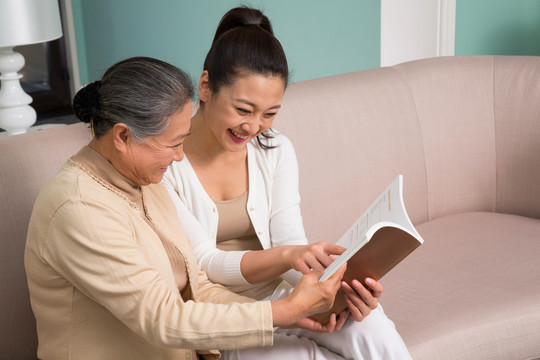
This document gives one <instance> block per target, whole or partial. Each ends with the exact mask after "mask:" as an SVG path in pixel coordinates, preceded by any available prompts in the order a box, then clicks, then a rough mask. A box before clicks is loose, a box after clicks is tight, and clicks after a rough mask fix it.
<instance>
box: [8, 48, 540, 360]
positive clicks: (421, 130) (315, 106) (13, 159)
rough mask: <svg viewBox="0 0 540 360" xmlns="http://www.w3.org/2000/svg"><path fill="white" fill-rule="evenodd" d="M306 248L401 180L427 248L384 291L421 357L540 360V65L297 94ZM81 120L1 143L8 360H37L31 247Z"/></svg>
mask: <svg viewBox="0 0 540 360" xmlns="http://www.w3.org/2000/svg"><path fill="white" fill-rule="evenodd" d="M274 128H275V129H277V130H279V131H280V132H283V133H285V134H286V135H287V136H288V137H289V138H290V139H291V140H292V142H293V144H294V145H295V149H296V152H297V157H298V161H299V168H300V191H301V197H302V203H301V204H302V215H303V218H304V224H305V228H306V232H307V235H308V238H309V240H310V242H316V241H328V242H335V241H336V240H337V239H338V238H339V237H340V236H341V235H342V234H343V233H344V232H345V230H346V229H347V228H348V227H349V226H350V225H351V224H352V222H354V220H355V219H356V218H357V217H358V216H359V215H360V214H361V213H362V212H363V211H364V209H365V208H366V207H367V206H368V205H369V204H370V203H371V202H372V201H373V200H374V199H375V197H376V196H377V195H378V194H379V193H380V192H381V191H382V190H383V189H384V188H385V187H386V186H387V185H388V184H389V183H390V182H391V181H392V180H393V179H394V178H395V177H396V175H397V174H403V176H404V201H405V205H406V208H407V211H408V214H409V216H410V218H411V220H412V222H413V223H414V224H415V226H416V228H417V230H418V231H419V233H420V234H421V235H422V237H423V239H424V244H423V245H421V246H420V247H419V248H418V249H416V250H415V251H414V252H413V253H412V254H411V255H409V256H408V257H407V258H406V259H405V260H403V261H402V262H401V263H400V264H399V265H397V266H396V267H395V268H394V269H393V270H392V271H390V272H389V273H388V274H387V275H386V276H385V277H384V278H383V279H382V280H381V282H382V284H383V285H384V287H385V290H384V294H383V297H382V299H381V304H382V306H383V309H384V311H385V312H386V313H387V315H388V316H389V317H390V318H391V319H392V320H393V321H394V323H395V325H396V327H397V329H398V331H399V332H400V333H401V335H402V337H403V339H404V341H405V343H406V344H407V346H408V347H409V349H410V352H411V354H412V356H413V358H414V359H416V360H437V359H441V360H442V359H444V360H450V359H460V360H463V359H490V360H494V359H533V358H540V266H539V265H538V264H539V260H538V259H539V258H540V57H518V56H471V57H469V56H463V57H440V58H432V59H425V60H417V61H412V62H408V63H404V64H399V65H396V66H393V67H384V68H378V69H371V70H364V71H358V72H353V73H348V74H342V75H335V76H330V77H325V78H320V79H315V80H309V81H303V82H297V83H292V84H290V85H289V87H288V89H287V91H286V95H285V98H284V101H283V106H282V109H281V110H280V113H279V115H278V118H277V119H276V121H275V123H274ZM89 139H90V134H89V130H88V127H87V125H85V124H82V123H80V124H74V125H66V126H61V127H56V128H53V129H48V130H42V131H33V132H30V133H27V134H23V135H16V136H11V137H0V169H1V171H0V187H1V189H2V190H1V192H0V203H1V204H2V210H1V212H2V213H1V216H0V289H1V294H0V319H1V320H2V321H0V359H9V360H16V359H35V358H36V347H37V338H36V332H35V320H34V317H33V314H32V311H31V307H30V303H29V298H28V289H27V286H26V278H25V273H24V264H23V252H24V244H25V238H26V229H27V225H28V221H29V218H30V213H31V210H32V205H33V202H34V200H35V198H36V196H37V194H38V192H39V190H40V189H41V188H42V187H43V185H44V184H45V183H46V182H47V181H48V180H49V179H50V178H51V177H52V176H53V175H54V174H55V173H56V171H57V170H58V169H59V167H60V166H61V164H62V163H63V162H64V161H65V160H66V159H68V158H69V157H70V156H71V155H72V154H74V153H75V152H76V151H77V150H78V149H79V148H80V147H81V146H83V145H85V144H86V143H88V141H89Z"/></svg>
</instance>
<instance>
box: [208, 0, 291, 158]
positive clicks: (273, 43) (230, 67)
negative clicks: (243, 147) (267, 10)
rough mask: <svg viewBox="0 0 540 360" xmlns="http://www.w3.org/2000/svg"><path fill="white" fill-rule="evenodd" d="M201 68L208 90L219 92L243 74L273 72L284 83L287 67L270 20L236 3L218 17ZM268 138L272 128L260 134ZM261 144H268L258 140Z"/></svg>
mask: <svg viewBox="0 0 540 360" xmlns="http://www.w3.org/2000/svg"><path fill="white" fill-rule="evenodd" d="M204 70H206V71H208V83H209V87H210V90H212V91H213V92H219V90H220V89H221V87H223V86H227V85H231V84H232V83H233V82H234V81H235V80H236V79H237V78H238V77H240V76H242V75H245V74H257V75H263V76H276V77H280V78H281V79H282V80H283V84H284V86H285V87H287V84H288V81H289V67H288V65H287V57H286V56H285V52H284V51H283V48H282V46H281V44H280V42H279V41H278V39H277V38H276V37H275V36H274V32H273V30H272V25H271V23H270V20H269V19H268V18H267V17H266V16H265V15H264V14H263V13H262V12H261V11H260V10H257V9H252V8H248V7H238V8H234V9H231V10H229V11H228V12H227V13H226V14H225V15H224V16H223V18H222V19H221V21H220V23H219V25H218V28H217V30H216V34H215V36H214V40H213V42H212V47H211V48H210V51H209V52H208V54H207V55H206V59H205V61H204ZM261 135H262V136H263V137H265V138H271V137H272V134H271V129H270V130H269V131H265V132H263V133H262V134H261ZM257 140H258V142H259V145H261V146H262V147H263V148H271V147H270V146H267V145H265V144H264V143H263V142H261V140H262V139H261V137H260V136H258V137H257Z"/></svg>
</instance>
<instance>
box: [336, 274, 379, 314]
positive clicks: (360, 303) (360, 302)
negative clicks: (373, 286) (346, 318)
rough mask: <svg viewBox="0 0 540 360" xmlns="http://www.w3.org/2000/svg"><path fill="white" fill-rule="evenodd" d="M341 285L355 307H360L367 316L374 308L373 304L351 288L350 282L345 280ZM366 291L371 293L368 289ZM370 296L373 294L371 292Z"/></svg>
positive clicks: (361, 311)
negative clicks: (368, 302)
mask: <svg viewBox="0 0 540 360" xmlns="http://www.w3.org/2000/svg"><path fill="white" fill-rule="evenodd" d="M341 287H342V289H343V293H344V294H345V295H346V296H347V297H348V299H349V300H350V302H351V304H352V307H353V308H356V309H358V310H359V311H360V313H361V314H362V315H363V316H364V317H365V316H367V315H368V314H369V313H370V312H371V309H372V307H371V305H369V304H367V303H366V301H365V300H364V299H363V298H362V297H361V296H360V295H359V294H358V293H357V292H356V291H355V290H354V289H353V288H351V286H350V285H349V284H347V283H346V282H344V281H343V282H342V286H341ZM364 290H365V289H364ZM365 291H366V292H367V293H368V294H369V292H368V291H367V290H365ZM369 296H371V294H369ZM371 300H373V298H372V297H371ZM375 307H376V306H375ZM349 310H351V311H352V310H354V309H351V308H349Z"/></svg>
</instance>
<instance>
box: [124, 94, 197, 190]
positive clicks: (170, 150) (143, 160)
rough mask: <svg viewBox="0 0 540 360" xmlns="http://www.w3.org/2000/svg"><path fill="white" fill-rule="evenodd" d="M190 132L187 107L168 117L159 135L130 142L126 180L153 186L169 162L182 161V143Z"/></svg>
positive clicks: (189, 113)
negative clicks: (144, 140) (168, 120)
mask: <svg viewBox="0 0 540 360" xmlns="http://www.w3.org/2000/svg"><path fill="white" fill-rule="evenodd" d="M190 129H191V104H190V103H188V104H186V106H184V108H183V109H182V110H181V111H178V112H176V113H174V114H173V115H171V117H170V124H169V127H168V128H167V131H165V132H164V133H163V134H161V135H157V136H151V137H149V138H148V139H147V140H146V142H144V143H142V144H139V143H136V142H134V141H131V143H130V145H129V146H130V149H129V151H128V157H129V159H128V161H127V164H126V165H127V167H128V168H129V169H127V171H128V173H129V178H130V179H131V180H132V181H134V182H136V183H137V184H139V185H148V184H157V183H159V182H160V181H161V179H162V178H163V175H164V174H165V171H166V170H167V167H168V166H169V165H170V164H171V163H172V162H173V161H180V160H182V159H183V158H184V150H183V144H184V139H185V137H186V136H188V135H189V131H190Z"/></svg>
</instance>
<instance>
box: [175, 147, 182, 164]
mask: <svg viewBox="0 0 540 360" xmlns="http://www.w3.org/2000/svg"><path fill="white" fill-rule="evenodd" d="M183 158H184V147H183V146H179V147H177V148H176V149H175V150H174V156H173V160H174V161H182V159H183Z"/></svg>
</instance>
